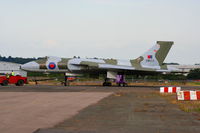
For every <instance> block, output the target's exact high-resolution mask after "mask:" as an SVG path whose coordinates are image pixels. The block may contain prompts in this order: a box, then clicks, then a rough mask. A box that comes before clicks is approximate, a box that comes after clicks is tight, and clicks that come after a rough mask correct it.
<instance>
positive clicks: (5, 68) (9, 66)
mask: <svg viewBox="0 0 200 133" xmlns="http://www.w3.org/2000/svg"><path fill="white" fill-rule="evenodd" d="M20 66H21V64H17V63H11V62H4V61H0V75H5V74H6V73H9V74H10V73H11V72H12V71H14V72H15V75H21V76H25V77H26V76H27V72H26V71H23V70H21V69H20Z"/></svg>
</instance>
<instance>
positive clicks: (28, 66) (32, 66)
mask: <svg viewBox="0 0 200 133" xmlns="http://www.w3.org/2000/svg"><path fill="white" fill-rule="evenodd" d="M39 68H40V65H39V64H38V63H36V62H35V61H31V62H28V63H26V64H24V65H21V69H22V70H25V71H35V70H39Z"/></svg>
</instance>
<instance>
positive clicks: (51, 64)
mask: <svg viewBox="0 0 200 133" xmlns="http://www.w3.org/2000/svg"><path fill="white" fill-rule="evenodd" d="M48 67H49V69H55V68H56V64H55V63H54V62H50V63H49V66H48Z"/></svg>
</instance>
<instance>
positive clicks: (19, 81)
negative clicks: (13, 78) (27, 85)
mask: <svg viewBox="0 0 200 133" xmlns="http://www.w3.org/2000/svg"><path fill="white" fill-rule="evenodd" d="M23 85H24V80H21V79H20V80H18V81H17V83H16V86H23Z"/></svg>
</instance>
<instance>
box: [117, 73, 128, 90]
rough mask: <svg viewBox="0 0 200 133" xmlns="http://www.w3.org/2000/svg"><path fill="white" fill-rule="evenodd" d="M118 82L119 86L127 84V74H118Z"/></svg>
mask: <svg viewBox="0 0 200 133" xmlns="http://www.w3.org/2000/svg"><path fill="white" fill-rule="evenodd" d="M116 83H117V85H118V86H121V87H125V86H127V83H126V82H125V76H124V75H117V78H116Z"/></svg>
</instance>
